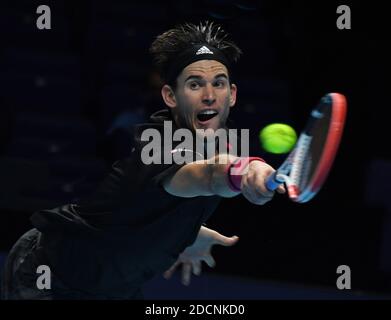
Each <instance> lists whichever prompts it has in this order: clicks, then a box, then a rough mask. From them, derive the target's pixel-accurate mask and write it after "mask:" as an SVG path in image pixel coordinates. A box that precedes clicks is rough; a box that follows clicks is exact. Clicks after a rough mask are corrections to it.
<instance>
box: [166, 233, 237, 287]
mask: <svg viewBox="0 0 391 320" xmlns="http://www.w3.org/2000/svg"><path fill="white" fill-rule="evenodd" d="M238 240H239V237H237V236H233V237H230V238H228V237H225V236H223V235H222V234H220V233H218V232H217V231H214V230H212V229H208V228H206V227H201V229H200V231H199V233H198V236H197V239H196V240H195V241H194V243H193V244H192V245H191V246H189V247H187V248H186V249H185V250H184V251H183V252H182V253H181V254H180V255H179V258H178V260H177V261H176V262H175V263H174V264H173V265H172V266H171V267H170V269H168V270H167V271H166V272H164V274H163V276H164V277H165V278H166V279H169V278H170V277H171V276H172V275H173V273H174V271H175V269H176V268H177V267H178V266H179V265H180V264H181V263H182V264H183V266H182V283H183V284H184V285H189V284H190V277H191V273H192V272H193V273H194V274H195V275H197V276H199V275H200V274H201V263H202V261H204V262H205V263H206V264H207V265H208V266H209V267H211V268H213V267H214V266H215V264H216V263H215V261H214V259H213V257H212V255H211V252H210V251H211V248H212V246H213V245H215V244H219V245H222V246H233V245H234V244H235V243H236V242H237V241H238Z"/></svg>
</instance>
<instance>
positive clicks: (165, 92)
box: [161, 84, 177, 108]
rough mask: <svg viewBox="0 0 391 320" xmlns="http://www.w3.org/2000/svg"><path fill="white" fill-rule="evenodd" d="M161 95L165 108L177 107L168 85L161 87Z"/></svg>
mask: <svg viewBox="0 0 391 320" xmlns="http://www.w3.org/2000/svg"><path fill="white" fill-rule="evenodd" d="M161 94H162V97H163V100H164V103H165V104H166V105H167V107H169V108H175V107H176V106H177V103H176V99H175V93H174V90H172V88H171V87H170V86H169V85H168V84H165V85H164V86H163V88H162V90H161Z"/></svg>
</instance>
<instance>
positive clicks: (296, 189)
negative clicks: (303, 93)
mask: <svg viewBox="0 0 391 320" xmlns="http://www.w3.org/2000/svg"><path fill="white" fill-rule="evenodd" d="M346 110H347V103H346V98H345V96H344V95H342V94H339V93H329V94H326V95H325V96H324V97H322V99H321V100H320V102H319V104H318V105H317V107H316V108H314V109H313V110H312V112H311V115H310V117H309V120H308V122H307V124H306V126H305V128H304V130H303V132H302V133H301V134H300V136H299V139H298V140H297V143H296V145H295V147H294V149H293V150H292V151H291V153H290V154H289V155H288V157H287V159H286V160H285V161H284V163H283V164H282V165H281V166H280V167H279V168H278V169H277V170H276V171H275V172H274V173H273V174H272V175H271V176H270V177H269V178H268V180H267V181H266V187H267V188H268V189H269V190H271V191H273V190H275V189H277V187H278V186H279V185H280V184H282V183H285V185H286V188H287V191H288V195H289V197H290V198H291V199H292V200H293V201H295V202H300V203H303V202H307V201H309V200H311V199H312V198H313V197H314V196H315V195H316V194H317V192H318V191H319V190H320V188H321V187H322V185H323V183H324V181H325V180H326V178H327V175H328V173H329V171H330V169H331V167H332V164H333V161H334V158H335V155H336V153H337V151H338V147H339V143H340V141H341V137H342V132H343V128H344V124H345V118H346Z"/></svg>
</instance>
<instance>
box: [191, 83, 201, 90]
mask: <svg viewBox="0 0 391 320" xmlns="http://www.w3.org/2000/svg"><path fill="white" fill-rule="evenodd" d="M199 86H200V85H199V84H198V83H197V82H191V83H190V88H191V89H198V87H199Z"/></svg>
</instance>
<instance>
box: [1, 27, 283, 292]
mask: <svg viewBox="0 0 391 320" xmlns="http://www.w3.org/2000/svg"><path fill="white" fill-rule="evenodd" d="M150 52H151V54H152V55H153V57H154V60H155V62H156V66H157V67H158V69H159V71H160V73H161V76H162V79H164V83H165V84H164V86H163V87H162V89H161V95H162V98H163V101H164V103H165V105H166V106H167V108H166V109H165V110H162V111H159V112H157V113H155V114H154V115H152V116H151V118H150V122H149V123H146V124H143V125H140V126H139V128H138V130H137V131H136V133H135V137H134V138H135V143H136V147H135V148H134V150H133V152H132V155H131V156H130V157H129V158H126V159H123V160H120V161H117V162H115V163H114V164H113V167H112V170H111V172H110V173H109V174H108V176H107V178H106V179H105V180H104V181H103V182H102V183H101V185H100V186H99V187H98V188H97V190H96V192H94V193H93V195H92V196H90V197H88V198H87V199H83V200H82V201H79V202H78V203H72V204H66V205H63V206H60V207H57V208H54V209H48V210H42V211H39V212H35V213H34V214H33V215H32V217H31V222H32V224H33V226H34V229H32V230H30V231H29V232H27V233H26V234H24V235H23V236H22V237H21V238H20V239H19V240H18V241H17V243H16V244H15V245H14V247H13V248H12V249H11V251H10V254H9V256H8V259H7V262H6V266H5V270H4V277H3V284H2V296H3V298H4V299H142V298H143V296H142V292H141V289H142V285H143V284H144V283H145V282H146V281H148V280H149V279H151V278H152V277H154V276H155V275H156V274H159V273H163V272H164V275H165V276H166V277H167V278H169V277H170V276H171V275H172V273H173V272H174V270H175V269H176V268H177V267H178V266H180V265H183V270H182V271H183V273H182V279H183V282H184V283H185V284H188V283H189V281H190V275H191V273H192V272H193V273H194V274H196V275H199V274H200V272H201V263H202V261H204V262H205V263H207V264H208V265H209V266H211V267H213V266H214V260H213V257H212V256H211V254H210V250H211V247H212V246H213V245H214V244H219V245H225V246H231V245H233V244H234V243H236V242H237V240H238V238H237V237H225V236H223V235H221V234H219V233H218V232H216V231H214V230H211V229H208V228H206V227H205V226H204V225H203V224H204V223H205V221H207V219H208V218H209V217H210V215H211V214H212V213H213V212H214V211H215V210H216V207H217V206H218V204H219V202H220V200H221V199H222V198H229V197H234V196H237V195H239V194H242V195H243V196H244V197H245V198H246V199H248V200H249V201H250V202H252V203H254V204H256V205H263V204H265V203H266V202H268V201H270V200H271V199H272V197H273V194H274V193H273V192H270V191H268V190H267V189H266V188H265V178H266V177H268V176H269V175H270V174H271V173H272V172H274V169H273V168H272V167H271V166H269V165H268V164H266V163H265V162H264V161H263V160H262V159H260V158H254V157H238V156H237V155H232V154H229V152H227V153H217V154H215V155H214V156H212V157H209V158H208V157H205V158H204V159H200V158H199V152H198V153H197V152H195V151H193V150H191V148H190V149H189V148H187V149H186V150H181V151H180V152H185V153H189V152H190V153H192V154H193V155H194V157H193V160H194V161H187V162H184V163H180V164H179V163H177V162H175V161H170V162H169V163H164V161H162V163H151V164H145V162H146V161H145V159H143V156H142V155H143V154H144V157H145V153H143V150H144V148H145V147H146V145H148V142H147V141H145V140H144V139H142V134H143V132H145V130H147V129H156V130H157V131H158V132H161V133H162V134H163V128H164V126H165V124H167V123H170V124H172V127H173V130H174V131H175V130H178V129H184V128H185V129H188V130H190V131H191V132H192V133H194V134H195V135H196V137H197V139H198V138H199V136H197V135H198V132H199V130H201V129H202V130H204V132H210V131H212V132H213V131H216V130H218V129H226V121H227V118H228V115H229V112H230V108H232V107H233V106H234V105H235V102H236V94H237V87H236V85H235V84H234V83H232V81H231V74H232V65H233V64H234V63H235V62H237V60H238V59H239V56H240V55H241V50H240V49H239V48H238V47H237V46H236V45H235V44H234V43H233V42H232V41H230V40H228V35H227V34H226V33H225V32H224V31H223V30H222V28H221V27H220V26H217V25H214V24H213V23H209V22H206V23H200V24H199V25H194V24H184V25H180V26H178V27H176V28H174V29H171V30H168V31H167V32H164V33H163V34H161V35H159V36H158V37H157V38H156V40H155V41H154V42H153V43H152V45H151V48H150ZM207 129H210V130H209V131H208V130H207ZM161 141H162V147H164V144H166V143H167V137H164V138H163V139H162V140H161ZM171 143H172V153H175V152H178V149H176V146H177V145H178V142H175V141H170V144H171ZM152 156H156V155H152ZM161 158H162V159H163V158H164V157H163V156H162V157H161ZM163 160H164V159H163ZM277 191H278V192H280V193H283V192H285V189H284V188H283V187H282V186H280V187H279V188H278V189H277ZM39 266H46V267H47V269H45V270H48V269H50V278H49V279H47V281H46V282H48V281H49V283H45V281H44V280H45V278H42V277H43V276H44V274H43V273H42V274H41V273H39V272H37V270H39ZM39 277H41V278H39ZM38 278H39V281H38ZM42 279H43V280H42ZM38 283H41V284H42V283H43V284H45V285H44V286H43V288H42V285H41V286H39V285H38Z"/></svg>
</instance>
